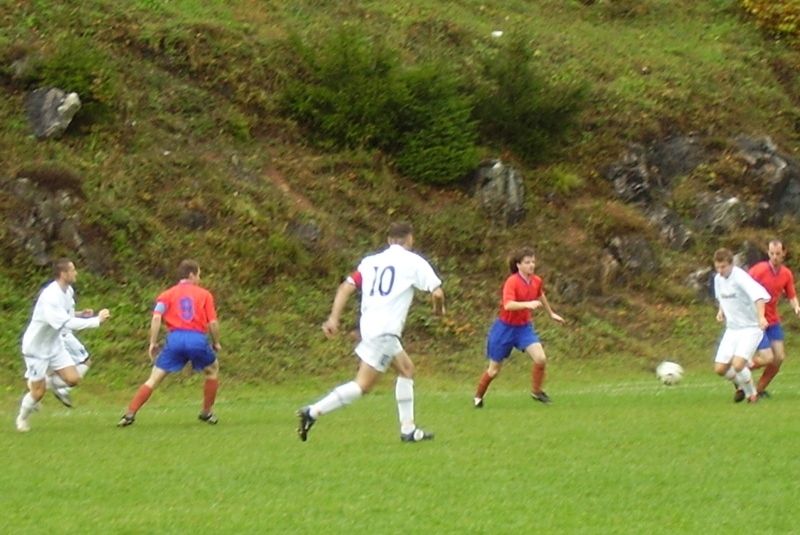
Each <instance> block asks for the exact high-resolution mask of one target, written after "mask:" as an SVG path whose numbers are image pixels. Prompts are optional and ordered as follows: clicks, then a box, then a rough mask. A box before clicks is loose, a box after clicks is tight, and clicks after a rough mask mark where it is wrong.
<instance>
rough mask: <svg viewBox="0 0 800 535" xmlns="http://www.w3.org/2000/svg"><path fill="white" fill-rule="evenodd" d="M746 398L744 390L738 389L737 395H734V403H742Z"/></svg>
mask: <svg viewBox="0 0 800 535" xmlns="http://www.w3.org/2000/svg"><path fill="white" fill-rule="evenodd" d="M744 398H745V395H744V390H742V389H741V388H737V389H736V393H735V394H733V402H734V403H741V402H742V401H744Z"/></svg>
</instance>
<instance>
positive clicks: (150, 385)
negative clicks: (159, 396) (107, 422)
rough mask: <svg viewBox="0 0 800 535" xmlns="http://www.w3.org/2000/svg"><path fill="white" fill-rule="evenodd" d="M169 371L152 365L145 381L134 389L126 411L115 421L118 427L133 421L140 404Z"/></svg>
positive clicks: (145, 400) (140, 406)
mask: <svg viewBox="0 0 800 535" xmlns="http://www.w3.org/2000/svg"><path fill="white" fill-rule="evenodd" d="M179 369H180V368H179ZM170 373H172V372H171V371H167V370H164V369H162V368H159V367H158V366H157V365H156V366H153V369H152V370H151V371H150V377H148V378H147V381H145V382H144V383H143V384H142V385H141V386H140V387H139V389H138V390H137V391H136V394H134V395H133V398H132V399H131V402H130V404H128V410H127V412H125V414H124V415H123V416H122V418H120V420H119V422H117V426H118V427H127V426H129V425H131V424H132V423H133V422H134V420H135V419H136V413H137V412H139V409H141V408H142V405H144V404H145V403H147V400H148V399H150V396H151V395H152V394H153V390H155V389H156V388H157V387H158V385H159V384H161V381H163V380H164V377H166V376H167V375H169V374H170Z"/></svg>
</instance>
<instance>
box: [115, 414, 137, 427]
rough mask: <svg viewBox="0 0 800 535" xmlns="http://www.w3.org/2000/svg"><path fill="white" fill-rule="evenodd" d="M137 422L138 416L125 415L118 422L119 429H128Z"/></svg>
mask: <svg viewBox="0 0 800 535" xmlns="http://www.w3.org/2000/svg"><path fill="white" fill-rule="evenodd" d="M135 421H136V416H135V415H133V414H125V415H123V416H122V418H120V419H119V422H117V427H128V426H129V425H133V422H135Z"/></svg>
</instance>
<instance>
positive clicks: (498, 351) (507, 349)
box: [472, 320, 514, 409]
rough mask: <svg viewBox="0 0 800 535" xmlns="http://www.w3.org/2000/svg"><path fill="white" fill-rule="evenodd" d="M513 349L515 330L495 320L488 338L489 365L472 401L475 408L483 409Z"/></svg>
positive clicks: (479, 380)
mask: <svg viewBox="0 0 800 535" xmlns="http://www.w3.org/2000/svg"><path fill="white" fill-rule="evenodd" d="M513 348H514V340H513V329H512V328H511V326H509V325H506V324H505V323H503V322H502V321H500V320H495V322H494V323H493V324H492V328H491V329H490V330H489V335H488V336H487V338H486V358H487V359H488V360H489V365H488V367H487V368H486V370H485V371H484V372H483V374H482V375H481V377H480V379H478V386H477V388H476V389H475V396H474V397H473V400H472V404H473V406H474V407H475V408H478V409H480V408H482V407H483V398H484V396H485V395H486V391H487V390H488V389H489V385H490V384H491V383H492V381H494V380H495V378H496V377H497V376H498V375H500V370H502V368H503V361H504V360H505V359H506V358H508V356H509V355H510V354H511V350H512V349H513Z"/></svg>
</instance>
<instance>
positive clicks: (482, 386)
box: [475, 372, 494, 399]
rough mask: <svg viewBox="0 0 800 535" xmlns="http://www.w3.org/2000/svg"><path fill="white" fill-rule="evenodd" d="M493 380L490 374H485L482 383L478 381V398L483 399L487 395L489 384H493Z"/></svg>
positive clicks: (476, 392)
mask: <svg viewBox="0 0 800 535" xmlns="http://www.w3.org/2000/svg"><path fill="white" fill-rule="evenodd" d="M493 379H494V377H492V376H491V375H489V372H483V375H481V379H480V381H478V390H476V391H475V397H476V398H481V399H483V395H484V394H486V390H487V389H488V388H489V383H491V382H492V380H493Z"/></svg>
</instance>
